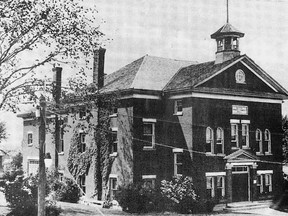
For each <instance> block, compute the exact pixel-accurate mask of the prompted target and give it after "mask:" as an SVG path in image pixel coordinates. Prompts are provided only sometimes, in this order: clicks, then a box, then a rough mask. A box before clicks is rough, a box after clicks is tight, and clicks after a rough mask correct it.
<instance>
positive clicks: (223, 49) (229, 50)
mask: <svg viewBox="0 0 288 216" xmlns="http://www.w3.org/2000/svg"><path fill="white" fill-rule="evenodd" d="M228 9H229V8H228V0H227V22H226V24H225V25H224V26H222V27H221V28H220V29H219V30H218V31H216V32H215V33H214V34H212V35H211V38H212V39H215V40H216V43H217V51H216V59H215V64H219V63H222V62H225V61H227V60H230V59H232V58H234V57H236V56H239V55H240V50H239V38H241V37H244V33H242V32H240V31H239V30H237V29H236V28H235V27H234V26H232V25H231V24H230V23H229V10H228Z"/></svg>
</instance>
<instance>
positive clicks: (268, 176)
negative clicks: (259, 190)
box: [265, 174, 272, 192]
mask: <svg viewBox="0 0 288 216" xmlns="http://www.w3.org/2000/svg"><path fill="white" fill-rule="evenodd" d="M265 186H266V189H267V190H268V192H272V174H265Z"/></svg>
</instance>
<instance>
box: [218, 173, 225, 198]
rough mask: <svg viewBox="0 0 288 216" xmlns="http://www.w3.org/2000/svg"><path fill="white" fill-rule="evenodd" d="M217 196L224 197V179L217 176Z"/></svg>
mask: <svg viewBox="0 0 288 216" xmlns="http://www.w3.org/2000/svg"><path fill="white" fill-rule="evenodd" d="M217 196H218V197H223V198H224V197H225V177H224V176H217Z"/></svg>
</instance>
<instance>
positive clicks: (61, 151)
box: [58, 127, 64, 153]
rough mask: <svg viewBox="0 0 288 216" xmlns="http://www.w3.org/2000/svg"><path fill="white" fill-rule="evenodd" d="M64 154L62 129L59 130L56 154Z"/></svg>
mask: <svg viewBox="0 0 288 216" xmlns="http://www.w3.org/2000/svg"><path fill="white" fill-rule="evenodd" d="M63 152H64V128H63V127H61V128H60V143H59V149H58V153H63Z"/></svg>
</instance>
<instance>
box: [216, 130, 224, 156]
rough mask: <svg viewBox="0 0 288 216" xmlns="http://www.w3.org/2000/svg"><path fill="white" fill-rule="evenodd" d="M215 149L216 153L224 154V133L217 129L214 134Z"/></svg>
mask: <svg viewBox="0 0 288 216" xmlns="http://www.w3.org/2000/svg"><path fill="white" fill-rule="evenodd" d="M216 149H217V153H219V154H224V131H223V129H222V128H220V127H218V128H217V132H216Z"/></svg>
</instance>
